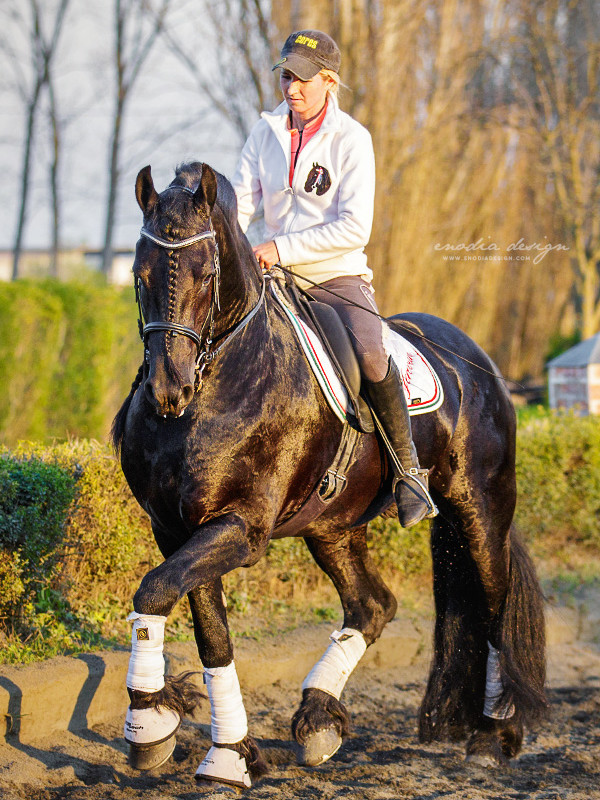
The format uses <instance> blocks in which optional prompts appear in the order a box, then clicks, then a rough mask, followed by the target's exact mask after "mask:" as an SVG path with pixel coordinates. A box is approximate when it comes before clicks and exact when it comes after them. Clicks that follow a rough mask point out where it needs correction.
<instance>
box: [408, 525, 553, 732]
mask: <svg viewBox="0 0 600 800" xmlns="http://www.w3.org/2000/svg"><path fill="white" fill-rule="evenodd" d="M509 537H510V538H509V542H510V566H509V583H508V589H507V594H506V599H505V602H504V606H503V608H502V610H501V612H500V614H499V616H498V619H497V620H496V621H495V622H494V623H493V624H492V626H491V627H492V628H493V630H494V633H495V636H494V639H495V641H494V642H493V644H494V645H495V646H496V647H497V648H498V649H499V650H500V667H501V672H502V679H503V685H504V698H503V700H505V701H506V704H505V703H504V702H502V701H501V704H502V706H503V707H508V704H510V703H511V702H513V703H514V705H515V708H516V710H517V714H518V717H517V718H516V719H518V720H519V721H520V722H522V723H524V724H528V723H529V724H530V723H532V722H535V721H536V720H537V719H539V718H540V717H541V716H543V715H544V713H545V712H546V711H547V701H546V696H545V692H544V681H545V674H546V668H545V628H544V609H543V596H542V592H541V589H540V586H539V583H538V580H537V576H536V574H535V568H534V566H533V563H532V562H531V559H530V557H529V555H528V554H527V551H526V550H525V548H524V546H523V545H522V544H521V542H520V541H519V539H518V537H517V535H516V533H515V531H514V529H513V528H512V527H511V530H510V533H509ZM432 554H433V570H434V594H435V600H436V623H435V634H434V655H433V661H432V664H431V670H430V675H429V680H428V684H427V689H426V692H425V696H424V698H423V702H422V704H421V709H420V714H419V738H420V739H421V741H426V742H428V741H432V740H440V739H446V738H450V739H460V738H463V737H464V736H466V735H468V734H469V733H470V732H471V731H472V730H474V729H475V728H476V727H477V725H478V724H479V723H480V720H481V715H482V713H483V698H484V692H485V683H486V664H487V655H488V647H487V643H488V639H489V638H490V622H489V619H488V618H487V613H486V602H485V596H484V592H483V587H482V585H481V581H480V579H479V576H478V574H477V570H476V567H475V564H474V562H473V560H472V558H471V556H470V553H469V548H468V547H467V546H466V543H465V541H464V538H463V537H462V535H461V533H460V531H459V526H458V525H455V524H453V523H452V522H450V521H448V520H445V519H444V518H443V517H442V516H441V515H440V516H439V517H436V519H435V521H434V524H433V530H432Z"/></svg>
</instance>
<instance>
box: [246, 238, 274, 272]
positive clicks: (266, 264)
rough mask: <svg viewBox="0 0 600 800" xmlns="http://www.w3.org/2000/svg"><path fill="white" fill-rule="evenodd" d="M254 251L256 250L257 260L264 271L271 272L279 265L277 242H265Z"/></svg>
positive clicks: (254, 248)
mask: <svg viewBox="0 0 600 800" xmlns="http://www.w3.org/2000/svg"><path fill="white" fill-rule="evenodd" d="M252 249H253V250H254V255H255V256H256V260H257V261H258V263H259V264H260V266H261V267H262V268H263V269H267V270H269V269H271V267H272V266H273V265H274V264H278V263H279V253H278V252H277V245H276V244H275V242H263V243H262V244H257V245H256V247H253V248H252Z"/></svg>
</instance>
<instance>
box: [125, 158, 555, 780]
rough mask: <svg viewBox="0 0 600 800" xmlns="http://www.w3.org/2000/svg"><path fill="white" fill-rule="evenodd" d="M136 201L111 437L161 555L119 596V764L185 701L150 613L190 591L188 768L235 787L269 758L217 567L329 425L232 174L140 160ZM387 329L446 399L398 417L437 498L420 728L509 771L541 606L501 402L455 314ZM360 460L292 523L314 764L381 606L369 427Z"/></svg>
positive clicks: (142, 750)
mask: <svg viewBox="0 0 600 800" xmlns="http://www.w3.org/2000/svg"><path fill="white" fill-rule="evenodd" d="M136 197H137V200H138V203H139V205H140V207H141V209H142V211H143V215H144V223H143V224H144V227H143V228H142V235H141V237H140V239H139V241H138V243H137V249H136V255H135V262H134V265H133V272H134V279H135V284H136V290H137V295H138V301H139V307H140V331H141V334H142V337H143V339H144V343H145V350H144V363H143V365H142V366H141V367H140V370H139V372H138V375H137V377H136V379H135V381H134V382H133V385H132V388H131V392H130V394H129V396H128V397H127V399H126V400H125V402H124V404H123V406H122V408H121V410H120V411H119V413H118V414H117V416H116V418H115V421H114V426H113V440H114V443H115V446H116V447H117V449H118V450H120V453H121V462H122V467H123V471H124V473H125V476H126V478H127V481H128V482H129V485H130V486H131V489H132V491H133V494H134V495H135V497H136V498H137V500H138V502H139V503H140V504H141V506H142V507H143V508H144V509H145V510H146V511H147V513H148V514H149V516H150V519H151V522H152V528H153V532H154V535H155V537H156V541H157V544H158V547H159V548H160V551H161V553H162V555H163V557H164V561H163V563H161V564H160V565H159V566H158V567H156V568H155V569H152V570H151V571H150V572H148V574H147V575H146V576H145V577H144V579H143V580H142V582H141V584H140V586H139V589H138V590H137V592H136V593H135V596H134V599H133V605H134V609H135V611H134V613H133V614H132V615H131V617H130V618H131V619H133V634H132V655H131V661H130V667H129V673H128V679H127V685H128V690H129V695H130V700H131V703H130V707H129V709H128V712H127V719H126V726H125V733H126V738H127V739H128V741H129V742H130V753H131V759H132V763H133V764H134V765H135V766H138V767H140V768H150V767H152V766H155V765H156V764H158V763H162V761H164V760H166V758H167V757H168V756H169V755H170V753H171V752H172V750H173V747H174V733H175V730H176V729H177V726H178V724H179V719H180V717H181V715H182V714H184V713H187V712H189V711H190V710H191V709H192V707H193V705H194V703H195V702H196V701H197V699H198V697H197V694H198V693H197V692H195V691H194V689H192V688H190V684H189V682H188V681H186V680H183V679H181V680H178V679H173V678H167V679H166V682H165V679H164V662H163V657H162V641H163V632H164V621H165V619H166V617H167V616H168V614H169V613H170V612H171V610H172V609H173V607H174V605H175V604H176V603H177V602H178V601H179V600H181V599H182V598H183V597H184V596H185V595H187V597H188V600H189V604H190V608H191V613H192V619H193V623H194V632H195V638H196V642H197V646H198V652H199V656H200V660H201V662H202V665H203V667H204V681H205V683H206V686H207V690H208V694H209V698H210V702H211V714H212V716H211V731H212V739H213V747H212V748H211V749H210V751H209V754H208V756H207V758H206V759H205V760H204V761H203V762H202V764H201V766H200V767H199V771H198V774H197V777H198V778H205V779H207V780H216V781H221V782H223V783H230V784H237V785H238V786H248V785H250V778H249V774H250V775H258V774H261V773H262V772H263V771H264V770H265V763H264V761H263V760H262V758H261V755H260V749H259V747H258V745H257V743H256V742H255V741H254V740H253V739H252V738H251V737H250V735H249V734H248V729H247V723H246V715H245V711H244V707H243V701H242V699H241V694H240V690H239V682H238V680H237V676H236V674H235V666H234V663H233V647H232V643H231V638H230V635H229V630H228V625H227V612H226V604H225V601H224V595H223V588H222V581H221V579H222V577H223V575H225V574H227V573H228V572H230V571H231V570H234V569H236V568H238V567H248V566H251V565H253V564H255V563H256V562H257V561H259V559H260V558H261V557H262V556H263V555H264V554H265V551H266V549H267V545H268V543H269V541H270V540H271V538H272V537H273V536H276V535H277V531H276V529H277V527H278V526H279V525H280V524H281V523H282V522H283V521H285V520H287V519H289V518H290V517H292V516H293V515H294V513H295V512H297V511H298V509H300V508H301V507H302V506H303V504H304V503H305V501H306V500H307V498H309V497H310V496H311V495H312V493H313V490H314V489H315V487H317V486H318V485H319V483H320V481H321V479H322V477H323V475H324V474H326V472H327V469H328V467H329V466H330V464H331V463H332V460H334V457H335V455H336V451H337V450H338V446H339V443H340V438H341V435H342V428H343V425H342V422H341V421H340V420H339V419H338V418H337V417H336V416H335V415H334V414H333V412H332V411H331V410H330V408H329V406H328V405H327V403H326V402H325V399H324V397H323V394H322V392H321V390H320V388H319V386H318V383H317V381H316V379H315V377H314V375H313V374H312V372H311V370H310V369H309V366H308V363H307V360H306V358H305V357H304V355H303V354H302V352H301V351H300V349H299V347H298V346H297V342H296V340H295V338H294V335H293V332H292V329H291V325H290V322H289V320H288V319H287V317H286V315H285V314H284V313H283V311H282V309H281V307H280V306H279V305H278V304H277V303H276V302H275V301H274V299H273V297H272V295H271V293H270V292H269V291H266V292H265V277H264V275H263V274H262V272H261V270H260V269H259V267H258V264H257V262H256V259H255V257H254V255H253V252H252V248H251V246H250V244H249V242H248V240H247V239H246V237H245V236H244V235H243V233H242V231H241V229H240V228H239V226H238V223H237V212H236V201H235V195H234V193H233V190H232V188H231V185H230V184H229V182H228V181H227V179H226V178H224V177H223V176H222V175H219V174H217V173H215V172H214V171H213V170H212V169H211V168H210V167H209V166H207V165H202V164H200V163H191V164H186V165H183V166H181V167H179V168H178V169H177V171H176V175H175V178H174V180H173V181H172V182H171V184H170V185H169V186H168V187H167V188H166V189H165V190H164V191H163V192H162V193H161V194H158V193H157V192H156V190H155V188H154V184H153V181H152V177H151V172H150V167H146V168H144V169H143V170H141V171H140V173H139V175H138V177H137V182H136ZM388 323H389V324H390V325H391V326H392V327H393V328H396V329H398V330H400V331H401V333H402V335H403V336H404V337H405V338H406V339H407V340H408V341H409V342H411V343H413V344H414V345H415V346H417V347H418V348H419V349H420V350H421V352H422V353H423V354H424V355H425V356H426V358H427V359H428V360H429V362H430V364H431V365H432V366H433V367H434V369H435V370H436V371H437V374H438V375H439V377H440V380H441V382H442V385H443V390H444V396H445V397H444V402H443V405H442V406H441V407H440V408H439V410H437V411H435V412H433V413H429V414H424V415H421V416H417V417H415V418H413V437H414V440H415V444H416V447H417V450H418V454H419V461H420V463H421V465H423V466H425V467H427V468H428V469H429V475H430V486H431V492H432V495H433V498H434V500H435V502H436V504H437V506H438V508H439V515H438V516H437V517H435V519H434V520H433V521H432V523H431V551H432V556H433V591H434V599H435V614H436V619H435V632H434V655H433V660H432V664H431V669H430V674H429V680H428V683H427V689H426V692H425V696H424V698H423V701H422V704H421V709H420V718H419V737H420V739H421V741H424V742H429V741H432V740H441V739H452V740H457V739H460V738H464V739H466V753H467V756H468V757H471V758H478V759H484V760H488V761H490V760H491V761H493V762H495V763H497V764H500V765H506V764H507V762H508V759H510V758H512V757H513V756H515V755H516V754H517V753H518V752H519V750H520V747H521V743H522V738H523V726H524V725H527V724H531V723H532V722H534V721H535V720H536V719H537V718H539V717H540V716H541V715H542V714H543V713H544V712H545V709H546V698H545V692H544V681H545V643H544V619H543V605H542V598H541V593H540V589H539V585H538V582H537V579H536V576H535V571H534V568H533V566H532V563H531V561H530V559H529V557H528V555H527V553H526V551H525V549H524V547H523V546H522V545H521V544H520V543H519V540H518V539H517V537H516V535H515V532H514V529H513V526H512V520H513V512H514V509H515V502H516V483H515V433H516V422H515V414H514V409H513V407H512V404H511V400H510V397H509V394H508V392H507V390H506V388H505V385H504V383H503V380H502V378H501V376H500V374H499V373H498V371H497V368H496V367H495V365H494V364H493V362H492V361H491V360H490V359H489V358H488V357H487V355H486V354H485V353H484V352H483V351H482V350H481V349H480V348H479V347H478V346H477V345H476V344H475V343H474V342H473V341H471V340H470V339H469V338H468V337H467V336H466V335H465V334H464V333H462V332H461V331H460V330H458V329H457V328H456V327H454V326H453V325H451V324H449V323H447V322H445V321H443V320H441V319H439V318H436V317H434V316H430V315H428V314H417V313H410V314H401V315H399V316H396V317H393V318H391V319H390V320H388ZM355 456H356V457H355V461H354V463H353V464H352V466H351V468H350V469H349V472H348V475H347V482H346V486H345V490H344V491H343V492H342V493H341V494H340V495H339V497H338V498H337V499H336V500H335V501H334V502H333V503H332V504H330V506H328V508H327V510H326V511H325V512H324V513H323V514H322V515H321V516H320V517H319V518H318V519H317V520H316V521H313V522H307V523H306V524H305V527H304V528H303V529H302V530H301V532H299V535H301V536H302V537H303V538H304V540H305V541H306V544H307V546H308V548H309V550H310V552H311V553H312V555H313V557H314V558H315V560H316V562H317V564H318V565H319V566H320V567H321V569H322V570H324V572H325V573H326V574H327V575H328V576H329V577H330V578H331V580H332V581H333V583H334V585H335V587H336V589H337V591H338V593H339V596H340V600H341V603H342V607H343V613H344V629H343V631H342V633H339V632H335V633H334V634H333V635H332V644H330V646H329V648H328V650H327V651H326V653H325V655H324V657H323V659H321V661H320V662H318V664H317V665H316V667H315V668H314V669H313V671H312V672H311V676H312V677H313V679H311V680H308V679H307V681H305V684H304V689H303V694H302V701H301V704H300V707H299V708H298V710H297V712H296V714H295V715H294V718H293V721H292V733H293V736H294V738H295V740H296V743H297V748H298V752H299V755H300V760H301V762H303V763H307V764H309V765H314V764H318V763H321V762H322V761H324V760H325V759H327V758H328V757H330V756H331V755H332V754H333V753H334V752H335V750H336V749H337V748H338V747H339V745H340V743H341V741H342V737H343V736H344V735H345V734H346V732H347V729H348V714H347V711H346V709H345V708H344V706H343V704H342V703H341V702H340V700H339V695H340V693H341V690H342V689H343V685H344V683H345V680H346V679H347V677H348V675H349V673H350V672H351V671H352V668H353V667H354V666H355V664H356V663H357V662H358V660H359V658H360V656H361V654H362V652H364V649H365V647H368V646H370V645H371V644H373V642H375V641H376V640H377V638H378V637H379V636H380V634H381V632H382V630H383V628H384V626H385V624H386V623H387V622H389V621H390V620H391V619H392V618H393V617H394V614H395V612H396V600H395V598H394V596H393V595H392V593H391V591H390V590H389V589H388V588H387V586H386V585H385V584H384V582H383V580H382V578H381V577H380V575H379V572H378V570H377V568H376V566H375V564H374V563H373V561H372V560H371V557H370V555H369V552H368V549H367V539H366V532H367V521H368V518H369V517H370V516H375V514H376V513H377V511H378V510H381V509H382V508H388V509H390V508H391V506H392V505H393V499H392V491H391V480H390V478H389V474H388V473H389V470H387V469H386V468H385V459H383V458H382V449H381V445H380V442H379V439H378V437H377V435H376V434H359V436H358V442H357V444H356V452H355ZM382 497H383V500H381V498H382ZM377 498H380V501H379V502H378V501H377ZM315 670H316V672H317V673H318V675H317V679H314V678H315V676H314V674H313V673H314V672H315ZM319 676H321V677H319ZM309 677H310V676H309ZM332 687H333V688H332ZM484 712H485V713H484ZM248 772H249V774H248Z"/></svg>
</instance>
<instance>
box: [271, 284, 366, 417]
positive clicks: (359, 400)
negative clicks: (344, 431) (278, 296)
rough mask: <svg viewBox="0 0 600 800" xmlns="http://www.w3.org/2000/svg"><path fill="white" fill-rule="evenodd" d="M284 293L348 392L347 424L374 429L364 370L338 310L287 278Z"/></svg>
mask: <svg viewBox="0 0 600 800" xmlns="http://www.w3.org/2000/svg"><path fill="white" fill-rule="evenodd" d="M285 293H286V295H287V297H288V300H290V301H291V302H292V303H293V305H294V306H295V307H296V309H297V311H298V313H299V315H300V317H301V318H302V319H303V321H304V322H306V323H307V325H309V326H310V328H311V329H312V330H313V331H314V333H315V334H316V335H317V336H318V337H319V340H320V342H321V344H322V345H323V348H324V350H325V352H326V353H327V355H328V356H329V359H330V361H331V363H332V365H333V368H334V369H335V371H336V373H337V376H338V378H339V379H340V381H341V383H342V385H343V386H344V388H345V389H346V392H347V393H348V400H349V402H350V405H351V407H352V412H353V413H352V414H350V413H349V414H348V415H347V420H348V424H349V425H350V426H351V427H353V428H354V429H355V430H357V431H360V433H373V431H374V430H375V424H374V421H373V415H372V414H371V409H370V408H369V405H368V404H367V401H366V400H365V399H364V397H362V395H361V394H360V389H361V372H360V367H359V365H358V359H357V358H356V354H355V352H354V348H353V347H352V342H351V341H350V336H349V334H348V331H347V329H346V326H345V325H344V323H343V322H342V320H341V319H340V317H339V315H338V313H337V311H336V310H335V309H334V308H332V307H331V306H328V305H327V304H326V303H319V302H318V301H316V300H313V299H312V298H311V297H310V296H309V295H308V294H306V293H303V292H301V291H300V290H299V289H298V287H297V286H296V284H295V283H294V282H293V281H292V280H290V279H287V280H286V282H285Z"/></svg>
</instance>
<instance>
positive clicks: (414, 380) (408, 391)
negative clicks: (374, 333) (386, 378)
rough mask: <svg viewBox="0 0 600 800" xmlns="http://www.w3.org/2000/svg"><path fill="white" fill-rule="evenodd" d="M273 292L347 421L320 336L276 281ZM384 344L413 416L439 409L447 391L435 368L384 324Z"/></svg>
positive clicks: (325, 389) (343, 394)
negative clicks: (302, 317) (290, 301)
mask: <svg viewBox="0 0 600 800" xmlns="http://www.w3.org/2000/svg"><path fill="white" fill-rule="evenodd" d="M271 287H272V291H273V294H274V296H275V298H276V299H277V301H278V302H279V304H280V306H281V308H282V309H283V310H284V311H285V313H286V315H287V317H288V318H289V320H290V322H291V323H292V328H293V329H294V332H295V334H296V337H297V339H298V342H299V344H300V347H301V348H302V351H303V352H304V354H305V356H306V358H307V360H308V363H309V364H310V367H311V369H312V371H313V372H314V374H315V377H316V379H317V381H318V382H319V386H320V387H321V390H322V391H323V394H324V395H325V398H326V400H327V402H328V403H329V405H330V406H331V409H332V411H333V412H334V413H335V414H336V416H337V417H338V418H339V419H340V420H341V421H342V422H345V421H346V412H347V411H348V408H349V402H348V395H347V393H346V389H345V387H344V386H343V384H342V382H341V381H340V379H339V378H338V376H337V374H336V372H335V370H334V369H333V366H332V364H331V361H330V359H329V356H328V355H327V353H326V352H325V350H324V348H323V345H322V344H321V342H320V341H319V339H318V337H317V335H316V334H315V333H314V332H313V331H312V330H311V329H310V328H309V327H308V325H306V324H305V323H304V322H303V320H301V319H300V317H299V316H298V315H297V314H296V313H295V311H294V310H293V309H292V308H291V307H290V305H289V303H288V302H287V301H286V299H285V298H284V297H283V296H282V295H281V293H280V292H279V291H278V289H277V287H276V285H275V281H272V282H271ZM383 345H384V348H385V351H386V353H387V354H388V355H389V356H391V357H392V358H393V359H394V361H395V362H396V365H397V366H398V370H399V372H400V375H401V376H402V385H403V388H404V394H405V396H406V403H407V405H408V413H409V414H410V415H411V416H416V415H417V414H428V413H429V412H430V411H436V409H438V408H439V407H440V406H441V405H442V403H443V402H444V390H443V389H442V384H441V383H440V380H439V378H438V376H437V375H436V373H435V370H434V369H433V367H432V366H431V364H430V363H429V361H427V359H426V358H425V356H424V355H423V354H422V353H420V352H419V351H418V350H417V348H416V347H415V346H414V345H412V344H411V343H410V342H408V341H407V340H406V339H405V338H404V337H403V336H400V334H399V333H396V332H395V331H393V330H391V328H389V327H388V326H387V325H384V337H383Z"/></svg>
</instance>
